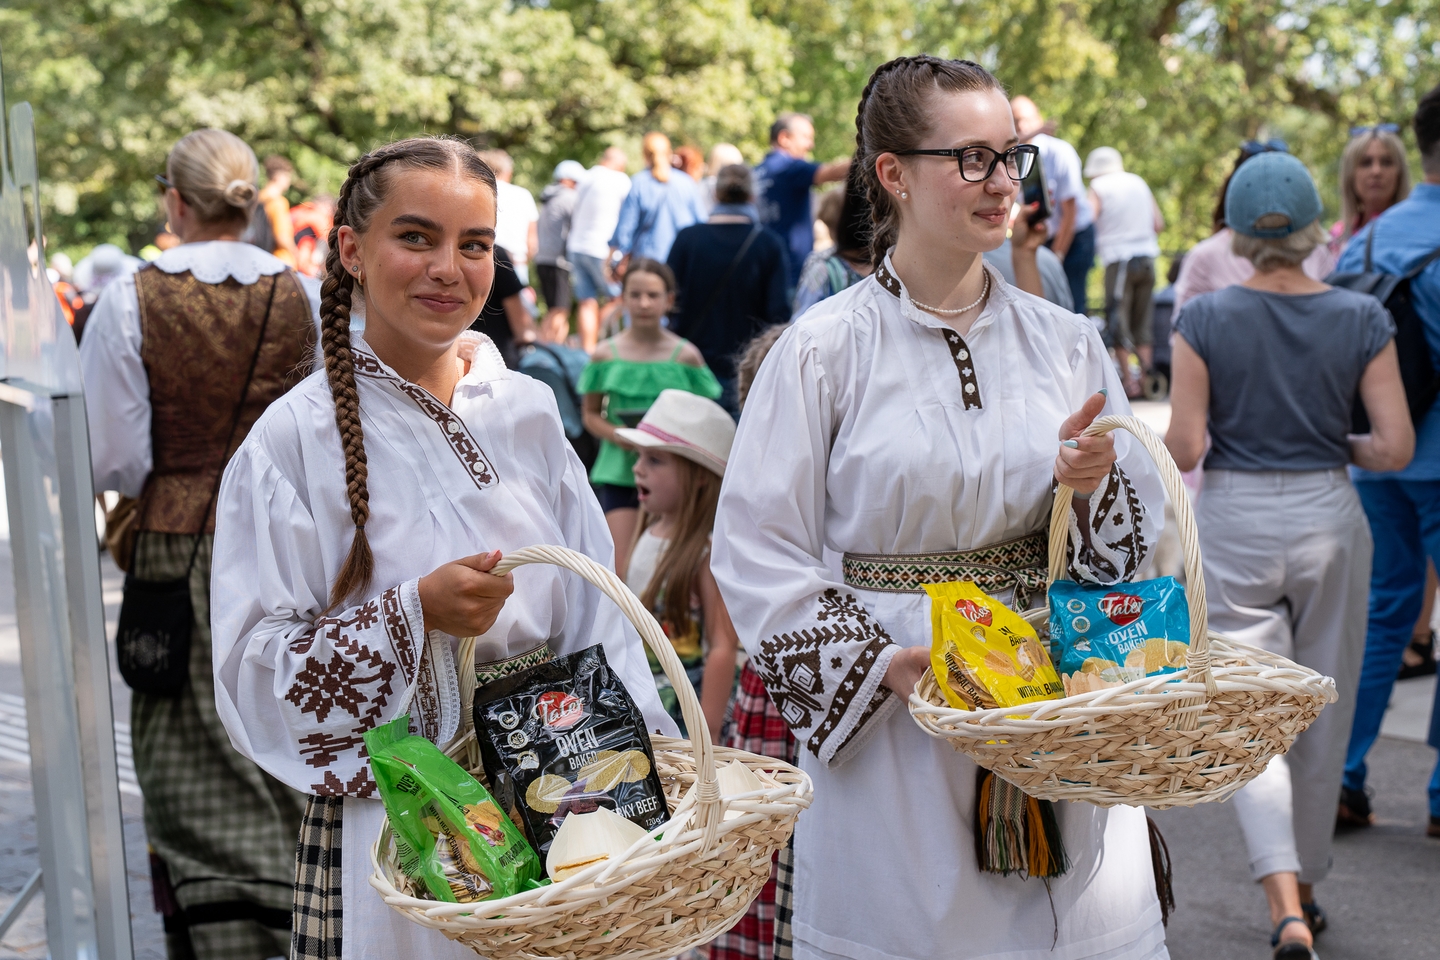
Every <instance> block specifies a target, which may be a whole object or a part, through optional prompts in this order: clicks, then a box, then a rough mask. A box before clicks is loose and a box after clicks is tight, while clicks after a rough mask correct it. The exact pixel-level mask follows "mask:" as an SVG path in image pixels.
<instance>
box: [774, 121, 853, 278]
mask: <svg viewBox="0 0 1440 960" xmlns="http://www.w3.org/2000/svg"><path fill="white" fill-rule="evenodd" d="M813 149H815V124H814V123H813V122H812V121H811V119H810V118H809V117H807V116H806V115H805V114H803V113H782V114H780V116H779V117H778V118H776V120H775V122H774V123H773V124H771V125H770V152H769V153H768V154H766V156H765V159H764V160H761V161H760V165H759V166H758V167H756V168H755V192H756V193H757V194H758V195H759V198H760V200H759V208H760V222H761V223H763V224H764V225H765V226H766V227H768V228H769V229H770V230H772V231H773V232H775V233H776V234H778V235H779V236H780V239H781V240H783V241H784V242H785V249H786V250H787V251H789V254H790V274H789V276H790V289H792V290H793V289H794V288H795V285H796V284H798V283H799V282H800V268H801V267H802V266H804V265H805V258H806V257H808V256H809V255H810V250H811V248H812V247H814V245H815V218H814V216H813V215H812V214H811V212H810V188H811V187H812V186H814V185H815V184H817V183H829V182H831V181H833V180H844V179H845V175H846V174H847V173H849V172H850V161H849V160H836V161H835V162H833V163H815V162H814V161H813V160H809V159H806V158H807V157H809V156H810V151H811V150H813Z"/></svg>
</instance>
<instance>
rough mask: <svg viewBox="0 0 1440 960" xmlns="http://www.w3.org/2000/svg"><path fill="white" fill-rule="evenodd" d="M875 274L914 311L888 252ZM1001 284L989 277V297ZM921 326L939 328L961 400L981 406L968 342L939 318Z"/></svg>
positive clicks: (903, 308)
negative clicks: (956, 374)
mask: <svg viewBox="0 0 1440 960" xmlns="http://www.w3.org/2000/svg"><path fill="white" fill-rule="evenodd" d="M986 269H987V270H988V269H989V267H988V266H987V267H986ZM874 276H875V281H876V282H877V283H879V284H880V287H881V288H882V289H883V290H884V291H885V292H886V293H889V294H891V295H892V296H894V297H895V298H896V299H898V300H899V301H900V308H901V311H902V312H905V313H906V315H907V316H908V315H909V314H910V313H913V312H914V307H912V306H911V304H912V303H913V301H912V300H911V299H910V295H909V294H908V293H907V292H906V291H905V286H904V284H902V283H901V282H900V278H899V277H897V276H895V274H894V272H893V271H891V269H890V255H889V254H888V253H887V254H886V255H885V259H884V260H883V261H881V263H880V266H878V267H877V268H875V274H874ZM1003 286H1004V284H1003V283H999V282H996V281H995V280H994V277H993V276H992V282H991V284H990V290H991V296H997V295H1001V296H1003V294H1001V292H1000V291H1001V288H1003ZM990 308H991V305H990V304H986V306H985V309H986V310H989V309H990ZM924 326H926V327H928V328H929V329H931V330H938V331H939V332H940V335H941V336H942V337H943V338H944V339H945V345H946V346H947V347H948V348H949V352H950V359H952V360H954V361H955V372H956V373H958V374H959V375H960V401H961V403H963V404H964V405H965V409H966V410H979V409H981V408H982V407H983V406H984V404H983V403H981V401H980V382H979V380H977V379H976V378H975V362H974V359H973V358H972V357H971V355H970V345H969V344H967V343H966V342H965V338H964V337H962V336H960V334H958V333H956V332H955V331H954V330H953V329H951V328H950V327H949V326H947V325H945V323H944V322H943V321H939V322H937V323H936V324H935V325H931V324H925V325H924Z"/></svg>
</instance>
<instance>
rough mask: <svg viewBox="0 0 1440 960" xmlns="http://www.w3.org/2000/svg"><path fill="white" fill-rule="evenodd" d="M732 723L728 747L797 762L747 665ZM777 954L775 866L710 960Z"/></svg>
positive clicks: (754, 959) (762, 959) (763, 958)
mask: <svg viewBox="0 0 1440 960" xmlns="http://www.w3.org/2000/svg"><path fill="white" fill-rule="evenodd" d="M732 719H733V721H734V722H733V723H731V724H730V727H729V733H728V735H727V736H726V738H725V746H727V747H737V748H739V749H741V750H745V751H748V752H750V753H757V754H759V755H760V756H762V757H774V758H775V759H777V760H784V761H786V762H788V763H794V762H795V752H796V743H795V738H794V737H792V736H791V735H790V728H789V727H787V726H785V721H784V720H782V719H781V718H780V711H778V710H776V709H775V705H774V704H773V703H771V702H770V697H769V696H768V695H767V694H766V693H765V684H764V683H762V682H761V681H760V676H759V674H757V673H756V672H755V671H754V670H752V669H751V668H750V664H748V663H747V664H745V669H743V670H741V671H740V689H739V690H738V691H737V692H736V694H735V703H734V713H733V714H732ZM774 956H775V869H774V867H773V866H772V867H771V869H770V882H769V883H767V884H765V886H764V887H763V888H762V889H761V890H760V895H759V896H758V897H756V898H755V902H754V903H752V904H750V910H749V911H748V912H747V913H746V914H745V916H744V917H742V918H741V920H740V922H739V923H737V924H736V925H735V926H734V927H732V928H731V929H730V931H729V932H728V933H723V934H721V935H720V937H719V938H718V939H716V940H715V942H714V943H712V944H710V960H773V958H774Z"/></svg>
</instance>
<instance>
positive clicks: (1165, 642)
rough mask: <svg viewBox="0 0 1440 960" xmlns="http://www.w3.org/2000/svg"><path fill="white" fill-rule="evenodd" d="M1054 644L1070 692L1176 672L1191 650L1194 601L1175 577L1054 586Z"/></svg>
mask: <svg viewBox="0 0 1440 960" xmlns="http://www.w3.org/2000/svg"><path fill="white" fill-rule="evenodd" d="M1050 642H1051V643H1052V644H1053V645H1054V646H1055V649H1056V651H1057V653H1058V654H1059V663H1060V676H1061V679H1062V680H1063V682H1064V684H1065V695H1066V696H1067V697H1071V696H1074V695H1076V694H1079V693H1089V692H1090V691H1092V690H1103V689H1105V688H1106V687H1118V686H1120V685H1121V684H1124V683H1129V682H1130V681H1131V680H1140V679H1143V678H1144V677H1153V676H1156V675H1159V674H1164V673H1175V672H1176V671H1179V670H1183V669H1184V668H1185V656H1186V654H1188V653H1189V652H1190V604H1189V602H1188V601H1187V600H1186V599H1185V588H1184V587H1182V586H1181V585H1180V583H1179V582H1178V581H1177V580H1176V579H1175V578H1174V577H1160V578H1159V579H1156V580H1141V581H1137V582H1135V583H1123V584H1117V585H1116V586H1114V587H1097V586H1090V585H1088V584H1078V583H1075V582H1074V581H1072V580H1056V581H1055V582H1054V583H1052V584H1051V585H1050Z"/></svg>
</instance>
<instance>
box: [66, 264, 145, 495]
mask: <svg viewBox="0 0 1440 960" xmlns="http://www.w3.org/2000/svg"><path fill="white" fill-rule="evenodd" d="M80 376H81V380H82V382H83V383H84V385H85V416H86V419H87V420H88V421H89V426H90V463H91V469H92V470H93V471H94V474H95V489H96V490H97V491H103V490H117V491H119V492H120V493H121V494H123V495H125V496H127V497H138V496H140V491H141V488H143V487H144V486H145V478H146V477H148V476H149V475H150V467H151V466H152V465H153V459H152V456H153V455H152V450H151V446H150V378H149V376H147V375H146V373H145V362H144V361H143V360H142V359H141V358H140V299H139V297H138V296H137V295H136V293H135V276H134V274H127V275H126V276H123V277H120V278H118V279H116V280H114V281H112V282H111V283H110V285H109V286H108V287H106V288H105V291H104V292H103V293H101V294H100V299H99V301H98V302H97V303H96V304H95V309H94V310H93V311H91V313H90V319H89V320H88V321H86V324H85V336H84V338H83V339H82V340H81V341H80Z"/></svg>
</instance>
